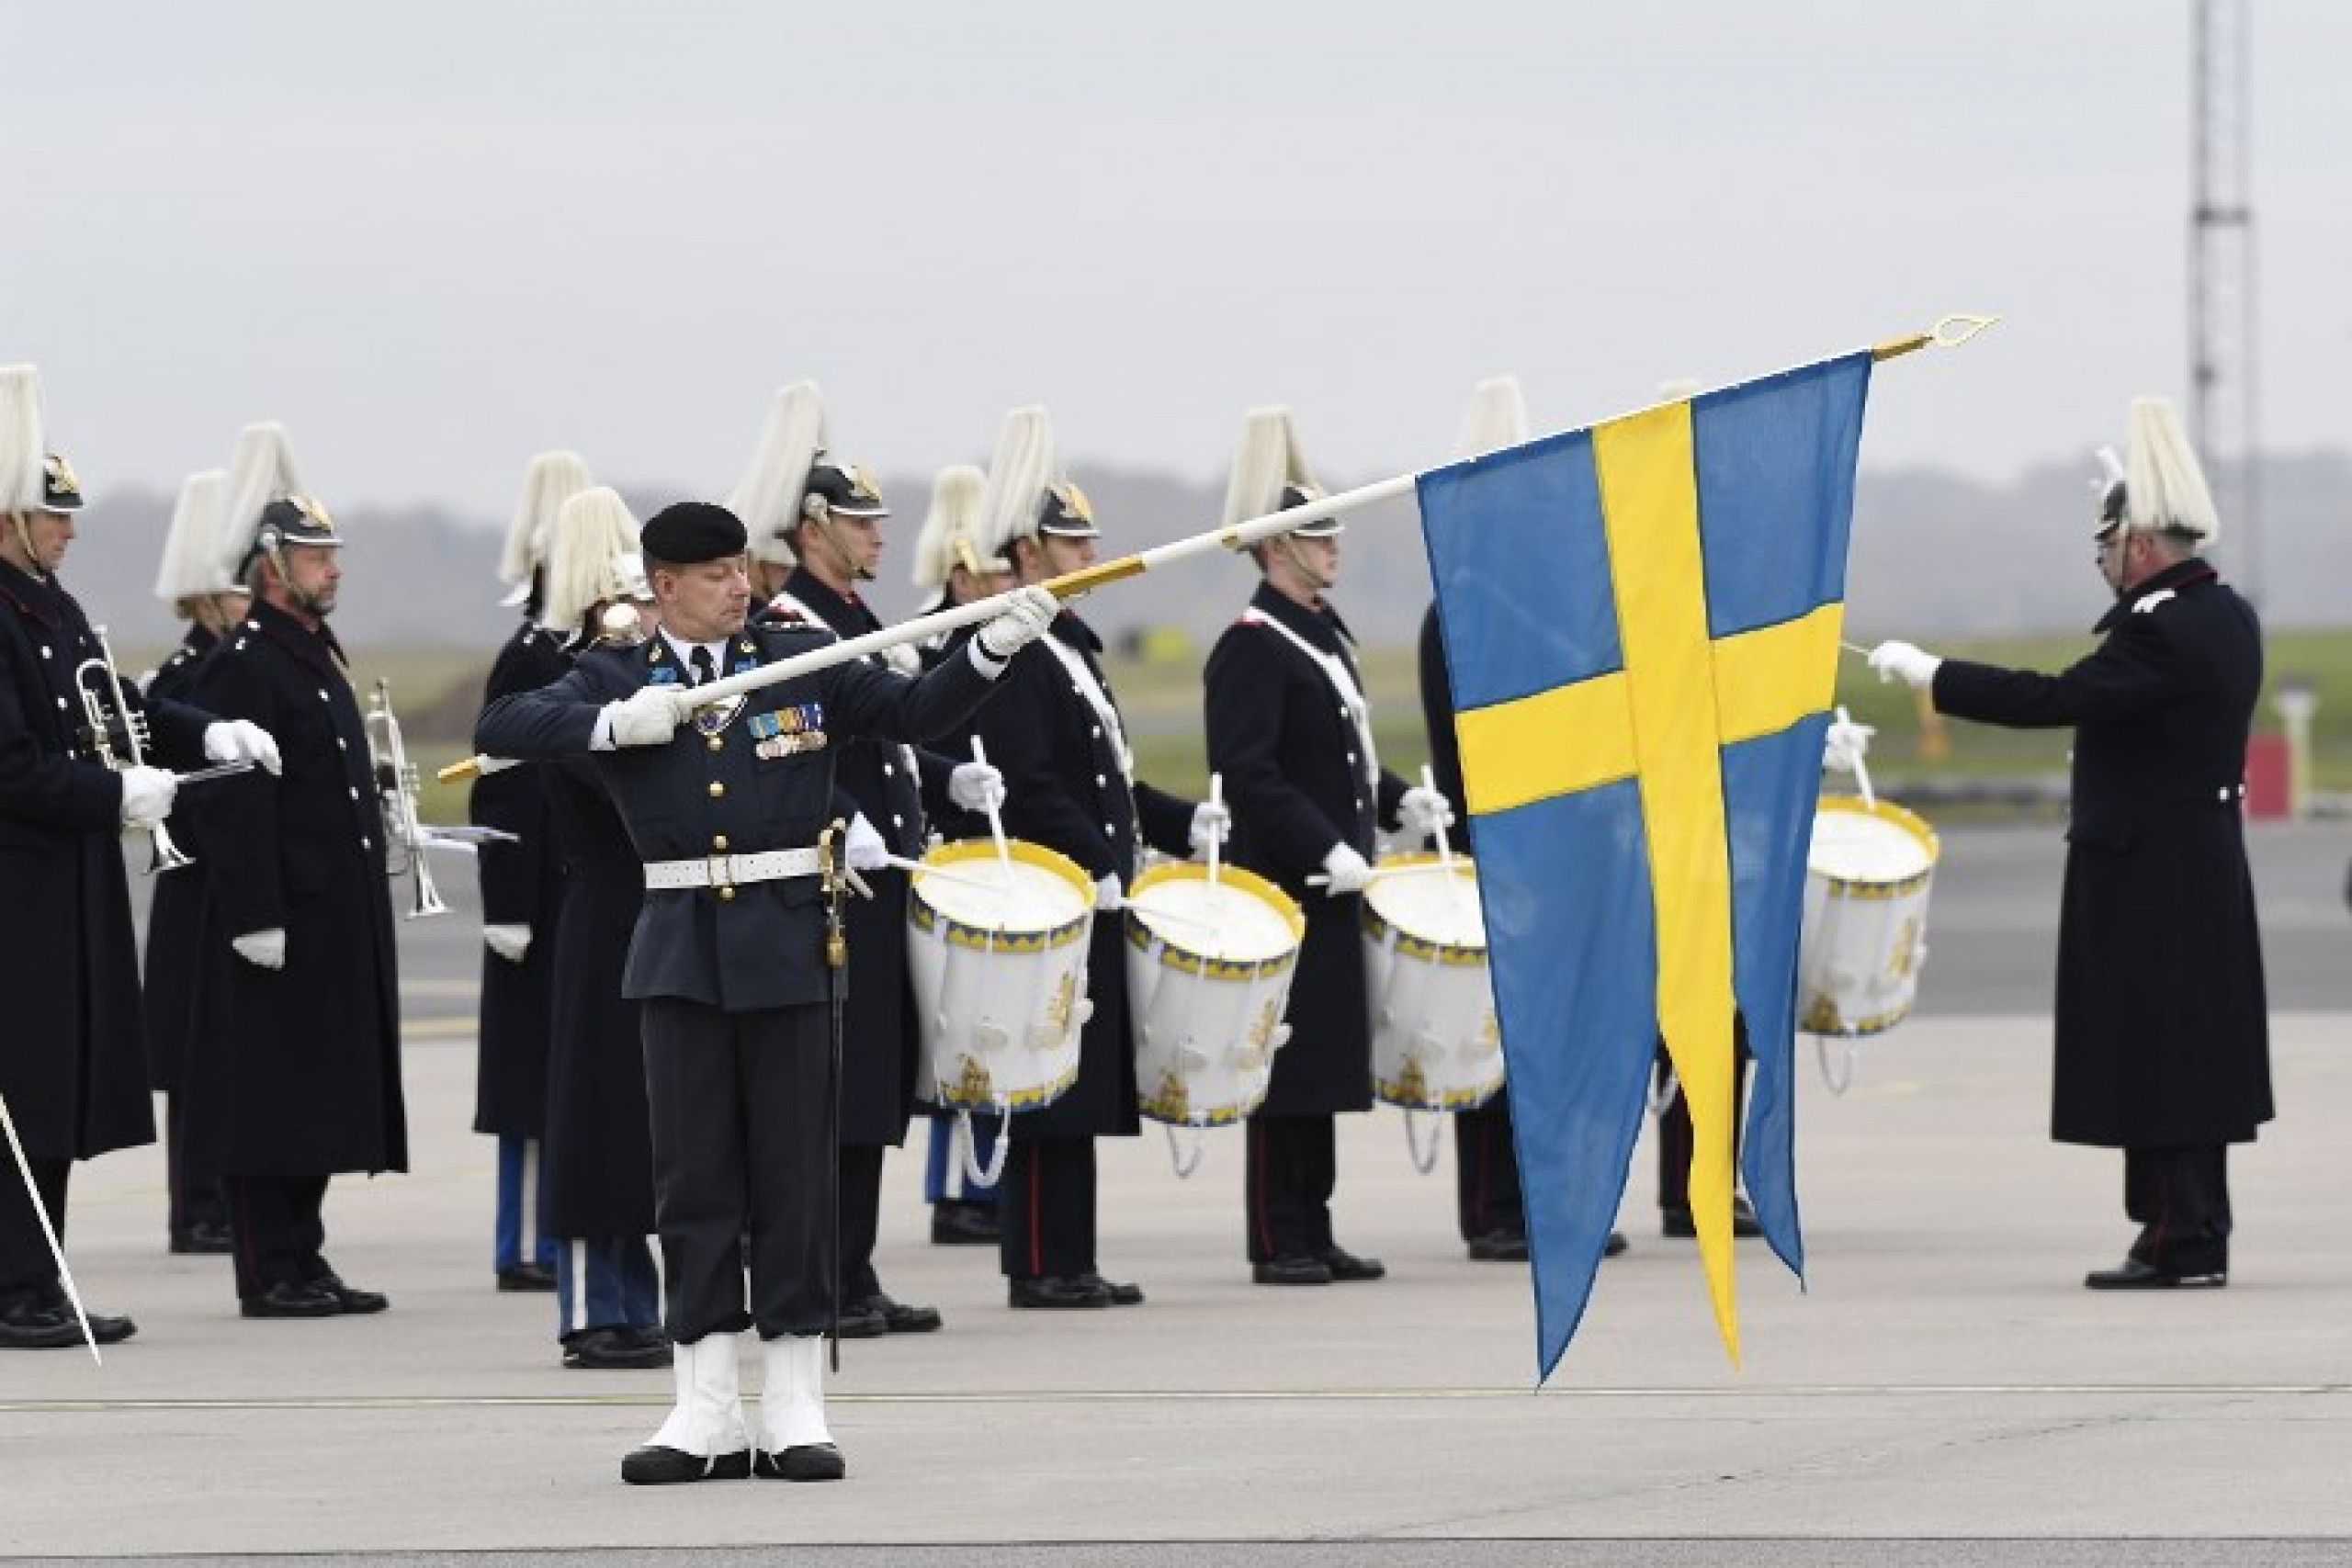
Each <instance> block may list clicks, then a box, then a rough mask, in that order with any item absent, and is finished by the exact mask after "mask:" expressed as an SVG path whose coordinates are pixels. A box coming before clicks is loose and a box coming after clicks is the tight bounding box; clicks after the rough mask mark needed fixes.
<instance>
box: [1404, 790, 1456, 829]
mask: <svg viewBox="0 0 2352 1568" xmlns="http://www.w3.org/2000/svg"><path fill="white" fill-rule="evenodd" d="M1397 822H1398V823H1399V824H1400V825H1401V826H1402V827H1403V828H1404V829H1405V836H1406V837H1407V838H1408V839H1428V838H1434V837H1435V836H1436V834H1437V830H1438V829H1441V828H1451V827H1453V807H1452V806H1450V805H1448V804H1447V803H1446V798H1445V796H1444V795H1442V794H1440V793H1439V792H1438V791H1436V790H1433V789H1431V788H1430V786H1429V785H1427V784H1415V785H1414V786H1413V787H1412V788H1410V789H1408V790H1407V791H1406V792H1405V795H1404V798H1403V799H1401V800H1399V801H1398V802H1397Z"/></svg>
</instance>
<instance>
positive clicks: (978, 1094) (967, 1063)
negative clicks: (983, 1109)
mask: <svg viewBox="0 0 2352 1568" xmlns="http://www.w3.org/2000/svg"><path fill="white" fill-rule="evenodd" d="M956 1090H957V1092H959V1093H960V1094H961V1095H962V1096H963V1097H964V1103H965V1104H967V1105H980V1104H985V1103H986V1102H987V1101H988V1100H990V1099H992V1098H994V1091H995V1086H994V1085H992V1084H990V1083H989V1069H988V1066H987V1065H986V1064H985V1063H983V1062H982V1061H981V1060H980V1059H979V1058H978V1056H967V1057H965V1058H964V1073H963V1077H961V1078H959V1079H958V1080H957V1082H956Z"/></svg>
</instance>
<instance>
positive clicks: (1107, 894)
mask: <svg viewBox="0 0 2352 1568" xmlns="http://www.w3.org/2000/svg"><path fill="white" fill-rule="evenodd" d="M1126 907H1127V895H1126V890H1125V888H1123V887H1121V886H1119V874H1118V873H1117V872H1115V871H1106V872H1104V873H1103V874H1102V875H1101V876H1099V877H1097V878H1095V880H1094V912H1095V913H1096V914H1098V915H1115V914H1117V913H1118V912H1119V911H1120V910H1121V909H1124V908H1126Z"/></svg>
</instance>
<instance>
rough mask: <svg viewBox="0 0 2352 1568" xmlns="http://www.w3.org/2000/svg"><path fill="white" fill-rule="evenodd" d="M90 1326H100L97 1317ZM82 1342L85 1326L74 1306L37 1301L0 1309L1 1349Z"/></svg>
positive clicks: (56, 1347) (55, 1346)
mask: <svg viewBox="0 0 2352 1568" xmlns="http://www.w3.org/2000/svg"><path fill="white" fill-rule="evenodd" d="M126 1321H127V1320H126ZM90 1326H91V1328H92V1329H93V1330H94V1331H95V1330H96V1327H97V1324H96V1320H95V1319H93V1320H92V1322H91V1325H90ZM80 1343H82V1325H80V1324H79V1323H77V1322H75V1321H74V1311H73V1309H72V1308H71V1307H66V1306H61V1305H54V1304H52V1303H48V1302H38V1301H34V1302H20V1303H17V1304H16V1305H14V1306H11V1307H9V1308H8V1309H7V1310H6V1312H0V1350H62V1349H64V1348H66V1347H68V1346H72V1345H79V1344H80Z"/></svg>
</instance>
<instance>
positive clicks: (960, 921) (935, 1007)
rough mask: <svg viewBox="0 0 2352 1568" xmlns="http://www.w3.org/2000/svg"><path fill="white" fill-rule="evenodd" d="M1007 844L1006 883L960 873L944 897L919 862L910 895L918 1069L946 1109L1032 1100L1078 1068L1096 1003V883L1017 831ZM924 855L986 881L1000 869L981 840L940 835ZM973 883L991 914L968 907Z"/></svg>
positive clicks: (1012, 1106)
mask: <svg viewBox="0 0 2352 1568" xmlns="http://www.w3.org/2000/svg"><path fill="white" fill-rule="evenodd" d="M1011 848H1012V855H1013V860H1012V867H1013V876H1014V883H1013V890H1012V892H1011V893H1009V894H1008V893H1003V892H1000V893H998V894H997V895H996V896H995V897H989V895H988V894H986V893H985V892H982V891H981V890H979V889H977V888H972V887H967V886H960V885H959V886H956V889H955V892H954V895H953V897H952V899H951V898H949V897H947V894H946V889H945V888H944V886H940V883H942V882H944V878H942V879H937V880H935V881H934V882H933V884H932V885H931V886H932V887H933V893H932V895H931V896H929V897H927V896H926V884H925V879H924V878H923V876H922V874H921V873H919V872H918V873H915V874H912V877H911V882H912V886H911V887H910V890H909V892H908V896H907V975H908V981H909V984H910V986H911V987H912V988H913V991H914V998H915V1008H916V1012H917V1018H918V1023H919V1027H920V1030H921V1032H922V1055H923V1069H924V1076H925V1077H926V1078H927V1080H928V1081H929V1084H930V1087H931V1091H932V1099H933V1103H935V1104H938V1105H940V1106H943V1107H945V1108H946V1109H948V1110H955V1111H999V1110H1011V1111H1035V1110H1038V1109H1040V1108H1042V1107H1044V1106H1046V1105H1050V1104H1052V1103H1053V1102H1054V1101H1055V1100H1057V1099H1059V1098H1060V1097H1061V1095H1062V1093H1063V1092H1064V1091H1065V1090H1067V1089H1069V1086H1070V1085H1071V1084H1072V1083H1074V1082H1076V1081H1077V1079H1078V1063H1079V1034H1080V1030H1081V1029H1082V1028H1083V1027H1084V1025H1085V1022H1086V1020H1087V1017H1088V1015H1089V1013H1090V1012H1091V1003H1090V1002H1088V1000H1087V999H1086V954H1087V945H1088V938H1089V936H1090V935H1091V931H1092V928H1093V919H1094V915H1093V908H1094V887H1093V884H1092V883H1091V881H1089V880H1088V879H1087V877H1086V874H1085V873H1084V872H1082V871H1080V869H1079V867H1078V865H1077V863H1075V862H1073V861H1070V860H1069V859H1068V858H1067V857H1066V856H1063V855H1060V854H1057V853H1056V852H1053V851H1051V850H1048V849H1046V848H1044V847H1042V846H1040V845H1036V844H1030V843H1024V842H1022V841H1020V840H1014V841H1013V842H1012V846H1011ZM923 863H924V864H926V865H936V866H940V867H943V868H944V869H947V870H952V871H953V872H954V873H955V874H956V875H957V876H958V877H962V878H969V879H972V880H974V881H977V882H981V883H993V882H994V881H996V880H997V879H998V878H999V877H1000V876H1001V874H1002V873H1001V866H1000V864H999V863H998V861H997V858H996V850H995V846H994V845H993V844H992V843H989V842H988V841H986V840H967V841H962V842H957V843H949V844H942V845H939V846H937V847H936V848H934V849H933V851H932V852H930V853H929V854H927V855H925V856H924V857H923ZM1069 889H1074V890H1075V893H1076V897H1075V899H1074V900H1073V899H1072V897H1069V896H1068V894H1067V892H1066V891H1065V890H1069ZM976 895H977V896H978V898H979V900H980V903H981V904H982V905H983V906H985V907H986V908H987V910H988V911H989V913H988V914H986V915H982V914H980V912H979V911H978V910H976V909H974V908H971V907H969V906H971V904H972V902H973V899H974V897H975V896H976ZM934 899H936V900H937V901H936V902H934ZM942 904H945V905H946V906H947V908H942V907H941V906H942ZM1073 907H1074V908H1076V909H1077V911H1078V913H1077V915H1076V917H1075V918H1074V919H1073V918H1070V917H1069V909H1070V908H1073ZM950 910H953V911H955V912H954V913H951V912H950Z"/></svg>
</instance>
